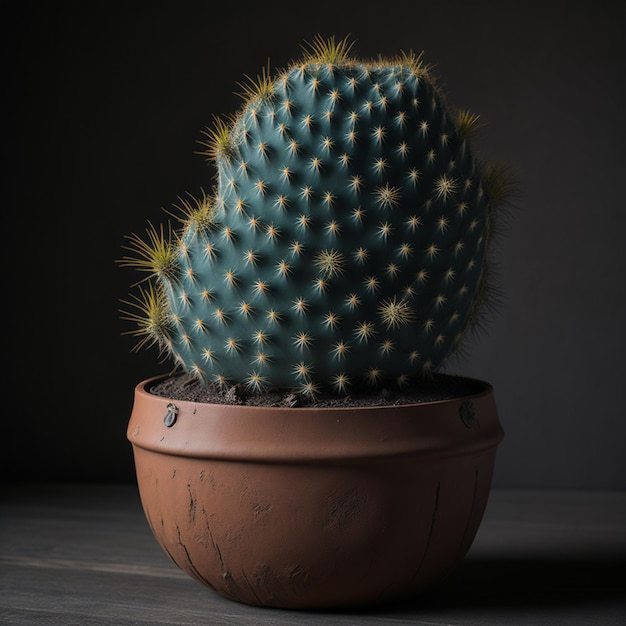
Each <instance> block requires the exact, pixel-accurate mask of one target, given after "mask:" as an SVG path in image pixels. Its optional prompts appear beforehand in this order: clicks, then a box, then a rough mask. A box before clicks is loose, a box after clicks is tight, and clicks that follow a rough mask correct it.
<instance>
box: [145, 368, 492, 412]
mask: <svg viewBox="0 0 626 626" xmlns="http://www.w3.org/2000/svg"><path fill="white" fill-rule="evenodd" d="M483 389H484V387H483V385H482V384H481V383H480V382H479V381H476V380H474V379H471V378H463V377H461V376H452V375H449V374H434V375H433V376H432V377H430V378H428V379H426V380H420V381H418V382H416V383H414V384H413V385H412V386H410V387H405V388H403V389H378V390H376V391H372V390H369V389H363V390H355V391H353V392H352V393H350V394H349V395H346V396H336V395H333V394H331V393H320V394H319V395H317V396H315V397H314V398H312V397H310V396H309V395H305V394H302V393H299V392H298V391H294V390H271V391H266V392H264V393H262V394H252V393H250V392H248V391H247V390H246V388H245V387H244V386H243V385H234V386H232V387H230V388H226V389H220V388H218V387H216V386H214V385H211V384H206V383H202V382H201V381H199V380H198V379H197V378H196V377H195V376H193V375H191V374H179V375H176V376H171V377H169V378H166V379H164V380H163V381H160V382H159V381H157V383H156V384H154V385H153V386H152V387H150V388H149V391H150V393H153V394H155V395H157V396H161V397H164V398H171V399H172V400H190V401H192V402H205V403H210V404H239V405H248V406H274V407H298V406H308V407H367V406H394V405H400V404H418V403H422V402H433V401H436V400H449V399H451V398H455V397H456V398H458V397H461V396H466V395H471V394H475V393H479V392H480V391H482V390H483Z"/></svg>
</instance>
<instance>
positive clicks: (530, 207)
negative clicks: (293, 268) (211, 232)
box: [0, 0, 626, 490]
mask: <svg viewBox="0 0 626 626" xmlns="http://www.w3.org/2000/svg"><path fill="white" fill-rule="evenodd" d="M5 5H6V7H7V8H8V6H9V5H14V14H13V15H14V16H13V18H12V19H11V20H9V19H5V20H4V24H3V30H4V31H5V32H4V34H3V36H2V46H3V52H2V54H3V60H4V65H5V71H4V79H3V80H4V86H5V95H4V97H3V99H2V100H3V103H2V107H3V109H4V114H3V135H4V138H3V141H2V150H3V156H4V168H3V170H4V176H3V178H5V181H4V183H3V187H2V188H3V192H4V193H3V194H2V200H3V203H2V204H3V206H2V211H3V216H4V225H3V229H2V233H3V238H4V246H3V255H4V258H5V261H4V263H3V270H4V278H3V282H4V284H5V285H7V287H6V291H5V296H4V298H3V302H4V309H5V321H4V323H3V327H2V328H3V334H4V337H5V342H4V352H3V357H4V359H3V360H4V365H5V370H4V371H5V374H4V385H3V388H4V392H3V396H4V399H3V409H4V410H3V411H2V417H3V422H4V425H3V427H2V428H3V434H2V435H0V437H1V439H0V440H1V441H2V448H3V452H2V464H3V469H2V476H3V479H4V480H10V481H26V480H55V481H56V480H81V481H82V480H89V481H132V480H134V476H133V464H132V456H131V450H130V445H129V444H128V442H127V441H126V438H125V430H126V424H127V421H128V417H129V415H130V410H131V405H132V393H133V387H134V385H135V384H137V383H138V382H139V381H140V380H142V379H144V378H147V377H148V376H152V375H155V374H157V373H161V372H166V371H168V369H169V366H168V365H167V364H159V363H158V360H157V357H156V353H154V352H150V353H146V352H143V353H139V354H137V353H132V352H131V349H132V347H133V345H134V340H133V339H132V338H130V337H128V336H125V335H122V332H123V331H124V330H125V329H127V327H126V326H125V325H124V324H122V323H121V322H120V320H119V319H118V313H117V309H118V306H119V302H118V301H119V300H120V299H121V298H124V297H126V294H127V286H128V284H129V283H130V282H131V281H132V279H133V276H132V275H131V274H130V273H129V272H125V271H123V270H121V269H120V268H119V267H118V266H117V265H116V263H115V259H118V258H119V257H120V256H121V255H122V254H123V251H122V248H121V246H122V245H123V244H124V241H125V240H124V236H125V235H128V234H129V233H131V232H137V233H140V232H142V231H143V229H144V227H145V225H146V222H147V220H148V219H150V220H152V221H154V222H158V221H160V220H162V219H163V218H164V213H163V211H162V209H163V208H167V207H170V206H171V205H172V204H173V203H176V202H177V199H178V197H179V196H182V195H184V194H185V193H186V192H187V191H189V192H191V193H195V194H197V193H198V192H199V190H200V189H201V188H202V187H204V188H208V187H209V186H210V184H211V175H212V171H211V170H209V169H207V166H206V164H205V163H204V160H203V158H202V157H201V156H199V155H197V154H194V153H195V152H196V151H197V150H198V149H199V146H198V143H197V141H198V140H199V139H200V138H201V130H202V129H203V128H204V127H206V126H207V125H209V124H210V123H211V119H212V115H213V114H219V113H226V112H232V111H234V110H235V109H236V107H238V106H239V103H240V100H239V98H238V97H237V96H235V95H234V94H233V92H234V91H236V89H237V86H236V82H237V81H240V80H242V78H243V76H244V75H245V74H249V75H256V74H257V73H258V72H260V70H261V68H262V67H263V66H264V65H265V63H266V61H267V58H268V57H269V58H270V60H271V63H272V66H273V67H280V66H284V65H285V64H287V63H288V62H289V61H290V60H291V59H293V58H294V57H298V56H299V55H300V45H301V44H302V43H303V41H305V40H309V41H310V40H311V39H312V38H313V37H314V36H315V35H316V34H317V33H320V34H322V35H325V36H326V35H331V34H335V35H336V36H337V37H340V38H341V37H343V36H345V35H347V34H351V36H352V38H353V39H354V40H355V41H356V44H355V49H354V50H355V52H357V53H358V54H360V55H363V56H366V57H369V56H375V55H377V54H378V53H382V54H394V53H396V52H399V51H400V50H410V49H413V50H415V51H420V50H425V52H426V59H427V60H428V61H429V62H431V63H433V64H434V65H435V73H436V74H437V75H439V77H440V78H441V80H442V83H443V84H444V86H445V88H446V90H447V92H448V94H449V96H450V98H451V100H452V101H453V102H455V103H456V104H458V105H461V106H464V107H468V108H470V109H471V110H472V111H473V112H475V113H478V114H480V116H481V119H482V120H483V122H485V123H486V126H485V127H484V129H483V132H482V140H481V143H480V146H481V149H482V150H483V151H484V152H485V154H489V155H490V156H492V157H494V158H496V159H499V160H501V161H502V162H504V163H507V164H509V165H510V166H512V167H513V168H514V169H515V170H516V171H517V172H518V175H519V179H520V183H521V190H522V195H521V197H520V198H519V200H518V201H517V208H516V210H515V212H514V218H513V220H512V222H511V224H510V227H509V232H508V233H507V235H506V237H505V238H504V239H503V240H502V243H501V246H500V250H499V254H498V260H499V262H500V283H501V287H502V289H503V292H504V296H505V298H504V300H503V302H502V304H501V306H500V307H499V309H498V313H497V315H496V316H495V317H494V318H493V319H492V321H491V323H490V325H489V328H488V333H487V334H484V335H483V336H481V337H480V338H479V339H478V340H477V341H474V342H473V343H472V346H471V350H470V353H469V356H468V357H467V358H466V359H464V360H463V361H461V362H459V363H458V364H456V365H455V368H454V373H464V374H467V375H471V376H475V377H479V378H483V379H485V380H488V381H490V382H491V383H492V384H493V385H494V387H495V391H496V400H497V403H498V408H499V413H500V417H501V421H502V424H503V427H504V429H505V431H506V439H505V441H504V442H503V444H502V445H501V447H500V449H499V455H498V462H497V467H496V474H495V477H494V485H495V486H497V487H514V488H517V487H520V488H523V487H532V488H557V489H570V488H574V489H594V490H601V489H624V488H625V487H626V462H625V460H624V458H625V456H624V453H623V448H624V442H626V402H625V400H624V394H623V391H622V390H623V387H624V385H625V384H626V381H625V380H624V378H625V375H626V367H625V360H624V351H623V344H624V330H623V329H624V320H626V294H625V289H624V288H625V286H626V285H625V280H624V272H625V270H626V260H625V256H624V254H625V253H624V249H625V245H624V244H625V238H626V211H625V207H624V200H625V192H624V179H625V177H626V158H625V152H626V151H625V149H624V143H625V139H626V136H625V135H626V133H625V131H624V126H625V123H626V115H625V113H624V111H625V110H626V109H625V104H624V95H625V79H626V74H625V69H626V52H625V44H624V34H623V33H624V30H625V29H626V13H625V10H624V6H625V5H624V3H619V2H618V3H615V2H612V1H611V2H606V1H599V0H596V1H594V2H580V1H568V2H509V1H502V2H474V3H472V2H459V1H451V0H447V1H446V0H438V1H437V2H429V3H426V2H422V1H420V0H412V1H409V2H399V1H396V2H394V1H388V2H366V1H363V0H362V1H360V2H345V3H341V2H339V1H335V2H326V1H324V0H322V1H318V2H315V3H309V4H305V3H302V4H301V3H282V2H273V3H263V2H255V3H250V4H248V3H246V2H241V1H238V2H232V3H224V4H223V5H222V4H220V5H219V9H218V8H217V7H218V5H217V3H211V2H197V3H186V2H179V3H175V7H174V3H157V2H155V3H148V4H146V5H144V6H145V8H144V9H139V8H137V7H138V6H140V5H138V4H136V3H130V2H128V3H121V2H120V3H106V4H105V3H102V4H98V6H95V7H94V6H91V3H63V2H55V3H43V2H39V3H36V2H35V3H33V2H31V3H27V2H19V3H18V2H6V3H3V8H4V7H5ZM166 7H167V8H166ZM5 15H6V14H5Z"/></svg>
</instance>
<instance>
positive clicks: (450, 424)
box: [128, 381, 503, 608]
mask: <svg viewBox="0 0 626 626" xmlns="http://www.w3.org/2000/svg"><path fill="white" fill-rule="evenodd" d="M150 382H151V381H144V382H143V383H141V384H140V385H138V386H137V388H136V390H135V403H134V408H133V412H132V415H131V420H130V423H129V427H128V438H129V440H130V442H131V443H132V445H133V450H134V455H135V464H136V470H137V479H138V485H139V491H140V494H141V499H142V504H143V507H144V510H145V513H146V517H147V520H148V522H149V524H150V526H151V528H152V531H153V533H154V535H155V537H156V539H157V541H158V542H159V543H160V545H161V546H162V548H163V549H164V550H165V552H166V553H167V554H168V555H169V556H170V557H171V559H172V560H173V561H174V562H175V563H176V564H177V565H178V566H179V567H180V568H181V569H182V570H184V571H185V572H187V573H188V574H189V575H190V576H192V577H193V578H195V579H197V580H198V581H199V582H201V583H203V584H205V585H207V586H208V587H210V588H212V589H214V590H215V591H217V592H218V593H219V594H221V595H223V596H226V597H228V598H232V599H233V600H237V601H240V602H245V603H248V604H253V605H264V606H275V607H285V608H328V607H340V606H349V605H357V604H372V603H380V602H387V601H392V600H398V599H403V598H407V597H409V596H411V595H413V594H416V593H419V592H421V591H423V590H424V589H426V588H427V587H428V586H430V585H432V584H435V583H437V582H439V581H441V580H442V579H443V578H444V577H445V576H446V575H447V574H448V573H450V572H451V571H452V570H453V569H454V568H455V566H456V565H457V564H458V563H459V561H460V560H461V559H462V558H463V556H464V555H465V553H466V552H467V550H468V549H469V547H470V545H471V543H472V541H473V539H474V536H475V534H476V531H477V530H478V526H479V524H480V521H481V518H482V515H483V512H484V509H485V505H486V503H487V498H488V494H489V490H490V486H491V477H492V472H493V466H494V460H495V453H496V448H497V446H498V444H499V442H500V441H501V440H502V438H503V432H502V429H501V427H500V423H499V421H498V417H497V413H496V407H495V400H494V394H493V390H492V388H491V387H490V386H489V385H488V384H486V383H479V382H478V381H477V384H478V385H479V389H480V391H479V392H478V393H476V394H475V395H472V396H469V397H464V398H456V399H453V400H449V401H441V402H432V403H424V404H418V405H405V406H393V407H373V408H365V409H364V408H355V409H350V408H341V409H315V408H293V409H289V408H264V407H246V406H227V405H211V404H198V403H194V402H187V401H180V402H179V401H175V402H173V401H171V400H168V399H164V398H160V397H157V396H154V395H152V394H150V393H149V392H148V391H147V390H146V389H147V387H149V384H150ZM166 418H167V419H166ZM166 422H167V424H169V426H168V425H166Z"/></svg>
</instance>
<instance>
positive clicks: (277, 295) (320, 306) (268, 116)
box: [125, 39, 509, 395]
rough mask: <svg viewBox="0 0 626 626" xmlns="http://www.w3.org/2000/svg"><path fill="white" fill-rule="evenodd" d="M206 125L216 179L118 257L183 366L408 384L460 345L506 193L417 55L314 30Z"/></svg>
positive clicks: (204, 372) (330, 385)
mask: <svg viewBox="0 0 626 626" xmlns="http://www.w3.org/2000/svg"><path fill="white" fill-rule="evenodd" d="M243 97H244V104H243V106H242V108H241V109H240V111H239V112H238V113H237V114H235V115H233V116H232V117H229V118H228V119H227V120H226V121H224V120H222V119H217V120H216V121H215V124H214V125H213V128H212V129H211V130H210V131H208V132H207V141H206V143H205V147H206V154H207V155H208V156H209V157H210V159H211V160H212V161H213V162H214V163H215V165H216V169H217V173H218V182H217V185H216V188H215V190H214V192H213V193H212V195H210V196H208V197H207V196H204V197H202V198H201V199H200V200H197V201H195V202H194V203H189V202H185V203H184V207H183V208H184V211H183V218H182V227H181V228H180V229H179V230H178V231H176V232H174V233H173V234H172V235H170V234H169V233H167V232H165V231H164V230H163V228H161V229H160V230H157V229H156V228H154V227H152V226H150V227H149V228H148V230H147V232H148V235H149V237H148V241H147V242H144V241H143V240H142V239H140V238H139V237H132V238H131V242H132V245H131V246H130V247H131V248H132V249H133V250H134V251H135V256H134V257H127V258H126V259H125V262H126V263H127V264H128V265H134V266H135V267H139V268H140V269H143V270H147V271H148V272H149V274H150V281H151V283H150V286H148V287H146V288H143V287H141V288H140V292H139V295H137V296H135V299H134V300H133V301H132V303H131V304H133V306H134V313H131V315H130V316H129V317H130V318H131V319H133V321H134V322H136V323H137V325H138V326H137V331H136V333H137V334H138V335H139V336H141V337H142V343H146V342H149V343H157V344H158V345H159V346H160V347H161V348H163V349H165V350H166V351H167V352H168V353H169V354H170V355H171V356H173V357H174V359H175V360H176V361H177V362H179V363H180V364H182V366H183V367H184V369H185V370H187V371H190V372H194V373H196V374H197V375H198V376H199V377H201V378H202V379H203V380H206V381H214V382H217V383H218V384H220V385H226V384H235V383H240V384H244V385H245V386H246V387H248V388H249V389H250V390H251V391H254V392H262V391H263V390H265V389H268V388H270V387H275V388H299V389H301V390H302V391H304V392H306V393H308V394H311V395H315V394H316V393H317V392H318V391H320V390H322V389H325V390H333V391H335V392H336V393H340V394H343V393H346V392H347V391H348V390H349V389H350V388H352V387H353V386H357V387H360V386H363V385H369V386H373V387H376V386H380V385H389V384H398V385H404V384H408V383H409V382H410V381H411V380H413V379H415V378H416V377H421V376H424V375H429V374H430V373H432V372H433V371H435V370H436V369H437V368H438V367H440V366H441V365H442V364H443V363H444V362H445V361H446V360H447V359H448V358H449V357H450V356H451V355H452V354H453V353H454V351H455V350H456V349H457V348H458V346H459V344H460V342H461V340H462V339H463V337H464V336H465V334H466V332H467V331H468V329H469V328H470V327H472V326H473V325H474V324H475V323H476V321H477V318H478V313H479V311H480V309H481V308H482V306H483V305H484V302H485V299H486V293H487V284H488V283H487V279H488V273H489V248H490V244H491V240H492V236H493V231H494V223H495V216H496V212H497V209H498V207H499V206H501V205H502V204H503V203H504V202H505V200H506V196H507V193H508V191H509V181H508V179H507V177H506V176H505V175H504V172H503V171H502V170H501V169H498V168H496V167H493V166H490V165H488V164H485V163H483V162H482V161H481V160H479V159H478V158H477V156H476V154H475V151H474V150H473V148H472V146H471V139H472V135H473V131H474V130H475V128H476V121H477V116H473V115H470V114H469V113H467V112H464V111H461V112H458V111H453V110H452V109H451V108H450V107H449V105H448V104H447V103H446V101H445V99H444V97H443V96H442V94H441V91H440V89H439V88H438V87H437V84H436V82H435V81H434V80H433V78H432V76H431V74H430V72H429V70H428V68H427V67H426V66H425V65H424V63H423V62H422V58H421V56H416V55H414V54H412V53H411V54H402V55H400V56H398V57H397V58H391V59H385V58H381V59H378V60H376V61H368V62H366V61H363V60H360V59H357V58H354V57H352V56H351V54H350V45H349V44H348V42H347V40H342V41H340V42H339V43H335V41H334V39H330V40H328V41H324V40H322V39H316V40H315V41H314V43H313V45H312V46H311V49H310V51H309V52H308V53H307V54H306V55H305V56H304V58H303V59H302V60H300V61H299V62H296V63H293V64H292V65H291V66H290V67H288V68H286V69H284V70H282V71H279V72H277V73H276V74H275V75H274V76H271V75H270V74H269V72H267V73H266V72H264V73H263V74H262V75H261V76H260V77H258V78H257V79H256V80H250V81H249V82H248V84H246V85H244V93H243Z"/></svg>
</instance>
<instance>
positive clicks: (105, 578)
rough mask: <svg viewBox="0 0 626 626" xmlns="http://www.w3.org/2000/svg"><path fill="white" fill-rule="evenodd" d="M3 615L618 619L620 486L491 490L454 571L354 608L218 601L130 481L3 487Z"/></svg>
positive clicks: (623, 576)
mask: <svg viewBox="0 0 626 626" xmlns="http://www.w3.org/2000/svg"><path fill="white" fill-rule="evenodd" d="M0 495H1V499H0V624H2V625H3V626H4V625H7V626H8V625H13V624H20V625H28V626H37V625H40V624H42V625H55V626H61V625H62V626H69V625H74V624H76V625H80V626H91V625H97V626H108V625H115V626H124V625H127V624H128V625H129V624H138V625H139V624H142V625H158V624H181V625H182V624H185V625H194V626H196V625H204V624H211V625H213V624H217V625H221V624H224V625H232V626H235V625H237V626H238V625H248V624H255V625H268V626H270V625H271V626H281V625H300V624H312V625H321V624H326V625H331V624H332V625H339V626H342V625H358V624H366V625H372V624H385V625H391V626H398V625H402V624H427V625H444V624H446V625H451V624H454V625H456V624H459V625H460V624H497V625H501V624H502V625H506V624H515V625H525V624H532V625H534V626H543V625H546V624H562V625H564V626H565V625H567V626H570V625H572V624H594V625H595V624H597V625H602V626H605V625H613V624H615V625H618V624H620V625H624V624H626V493H624V492H620V493H614V492H613V493H605V492H600V493H597V492H582V493H581V492H554V491H502V490H494V491H493V492H492V495H491V499H490V501H489V505H488V507H487V511H486V513H485V518H484V520H483V524H482V526H481V528H480V530H479V533H478V536H477V538H476V540H475V542H474V545H473V546H472V548H471V550H470V552H469V554H468V555H467V557H466V559H465V560H464V562H463V563H462V565H461V566H460V567H459V569H458V570H457V571H456V572H455V574H454V575H453V576H452V578H451V579H450V580H449V581H448V582H447V583H446V584H445V585H441V586H440V587H439V588H438V589H437V590H436V591H434V592H433V593H431V594H429V595H428V596H427V597H421V598H416V599H415V600H413V601H411V602H410V603H407V604H401V605H394V606H385V607H378V608H376V609H369V610H364V611H358V610H357V611H354V610H351V611H345V612H299V611H284V610H277V609H269V608H257V607H252V606H247V605H243V604H239V603H236V602H233V601H231V600H227V599H224V598H222V597H220V596H218V595H217V594H215V593H214V592H213V591H211V590H209V589H207V588H205V587H204V586H202V585H200V584H199V583H197V582H196V581H194V580H193V579H191V578H189V577H188V576H187V575H186V574H183V573H182V572H180V571H179V570H178V569H177V568H176V566H175V565H173V564H172V563H171V561H169V559H168V558H167V557H166V556H165V554H164V553H163V552H162V551H161V548H160V547H159V546H158V545H157V543H156V541H155V540H154V539H153V537H152V535H151V533H150V530H149V529H148V525H147V523H146V521H145V518H144V516H143V512H142V510H141V506H140V503H139V498H138V494H137V490H136V488H135V487H134V486H132V485H107V484H104V485H101V484H61V485H57V484H40V485H20V486H17V485H8V486H7V485H5V486H3V487H2V490H1V491H0Z"/></svg>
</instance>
